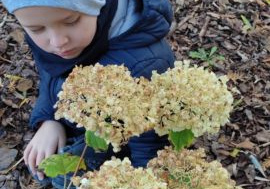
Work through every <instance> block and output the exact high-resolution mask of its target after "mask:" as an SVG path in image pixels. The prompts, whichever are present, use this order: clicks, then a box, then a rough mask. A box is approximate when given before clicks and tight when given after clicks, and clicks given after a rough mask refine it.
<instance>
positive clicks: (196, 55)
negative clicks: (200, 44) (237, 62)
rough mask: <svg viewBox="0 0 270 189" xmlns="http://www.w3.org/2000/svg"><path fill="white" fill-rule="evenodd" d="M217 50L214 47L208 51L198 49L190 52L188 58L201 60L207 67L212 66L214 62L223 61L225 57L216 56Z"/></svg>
mask: <svg viewBox="0 0 270 189" xmlns="http://www.w3.org/2000/svg"><path fill="white" fill-rule="evenodd" d="M217 50H218V48H217V47H216V46H214V47H212V48H211V49H210V50H205V49H204V48H199V49H198V50H197V51H190V52H189V57H191V58H193V59H199V60H202V61H204V62H207V63H208V65H209V66H213V65H214V62H215V61H216V60H221V61H224V60H225V57H224V56H223V55H220V54H218V53H217Z"/></svg>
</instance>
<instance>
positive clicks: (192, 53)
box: [189, 51, 203, 60]
mask: <svg viewBox="0 0 270 189" xmlns="http://www.w3.org/2000/svg"><path fill="white" fill-rule="evenodd" d="M189 56H190V57H191V58H195V59H201V60H203V55H202V54H201V53H199V52H197V51H190V52H189Z"/></svg>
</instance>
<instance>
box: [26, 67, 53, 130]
mask: <svg viewBox="0 0 270 189" xmlns="http://www.w3.org/2000/svg"><path fill="white" fill-rule="evenodd" d="M39 74H40V83H39V96H38V98H37V101H36V104H35V106H34V109H33V111H32V113H31V117H30V127H31V128H32V129H37V127H38V125H39V123H41V122H43V121H46V120H54V109H53V104H52V103H51V99H50V92H49V88H50V80H51V79H50V76H49V74H47V73H46V72H45V71H42V70H39Z"/></svg>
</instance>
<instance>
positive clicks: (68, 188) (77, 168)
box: [67, 144, 87, 189]
mask: <svg viewBox="0 0 270 189" xmlns="http://www.w3.org/2000/svg"><path fill="white" fill-rule="evenodd" d="M86 149H87V145H86V144H85V146H84V149H83V152H82V155H81V157H80V161H79V163H78V164H77V167H76V170H75V172H74V174H73V175H72V177H75V176H76V174H77V172H78V170H79V167H80V165H81V163H82V160H83V156H84V154H85V152H86ZM71 184H72V181H71V179H70V181H69V184H68V187H67V189H70V187H71Z"/></svg>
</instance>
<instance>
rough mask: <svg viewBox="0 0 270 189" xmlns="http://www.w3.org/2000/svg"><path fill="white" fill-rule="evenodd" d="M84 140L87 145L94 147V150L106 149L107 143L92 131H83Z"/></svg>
mask: <svg viewBox="0 0 270 189" xmlns="http://www.w3.org/2000/svg"><path fill="white" fill-rule="evenodd" d="M85 142H86V144H87V145H88V146H90V147H92V148H94V150H95V151H106V150H108V144H107V143H106V141H105V140H104V139H103V138H100V137H98V136H96V135H95V133H94V132H93V131H86V132H85Z"/></svg>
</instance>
